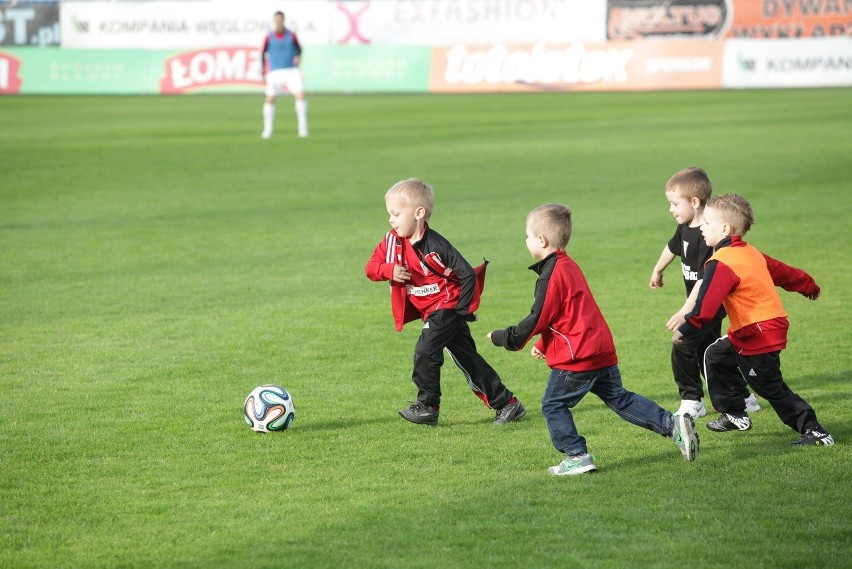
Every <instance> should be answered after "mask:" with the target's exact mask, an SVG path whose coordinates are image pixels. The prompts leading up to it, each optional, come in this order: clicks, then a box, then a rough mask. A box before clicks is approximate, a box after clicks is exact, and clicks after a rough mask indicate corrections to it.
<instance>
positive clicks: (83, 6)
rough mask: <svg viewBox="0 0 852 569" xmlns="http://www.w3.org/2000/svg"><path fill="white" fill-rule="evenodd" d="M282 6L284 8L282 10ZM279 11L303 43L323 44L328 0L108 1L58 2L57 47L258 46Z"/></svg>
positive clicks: (328, 24) (328, 20) (328, 32)
mask: <svg viewBox="0 0 852 569" xmlns="http://www.w3.org/2000/svg"><path fill="white" fill-rule="evenodd" d="M285 6H286V10H285V9H283V8H284V7H285ZM278 10H282V11H284V12H285V15H286V22H285V25H286V26H287V27H288V28H290V29H291V30H293V31H295V32H296V33H297V35H298V37H299V41H300V42H301V43H303V44H327V43H329V38H330V37H331V22H332V21H333V18H332V11H333V10H334V5H333V4H332V3H329V2H317V1H313V0H289V1H288V2H286V3H284V2H280V1H273V0H260V1H253V2H245V3H242V2H240V3H238V2H226V1H222V0H216V1H209V2H161V1H157V0H151V1H148V2H111V1H98V0H94V1H84V2H74V1H73V0H69V1H63V2H62V6H61V10H60V15H59V18H60V27H61V31H62V47H64V48H71V49H197V48H206V47H218V46H248V45H257V46H258V47H260V46H261V44H262V43H263V38H264V36H265V35H266V34H267V33H268V32H269V30H270V29H271V28H272V16H273V14H274V13H275V12H276V11H278Z"/></svg>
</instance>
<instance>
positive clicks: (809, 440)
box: [790, 429, 834, 447]
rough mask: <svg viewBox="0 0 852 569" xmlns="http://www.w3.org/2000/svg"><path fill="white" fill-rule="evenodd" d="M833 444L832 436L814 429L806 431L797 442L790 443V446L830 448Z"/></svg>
mask: <svg viewBox="0 0 852 569" xmlns="http://www.w3.org/2000/svg"><path fill="white" fill-rule="evenodd" d="M833 444H834V439H833V438H832V436H831V435H830V434H828V433H826V432H823V431H817V430H816V429H807V430H805V432H804V434H802V436H801V437H800V438H799V440H797V441H793V442H792V443H790V446H799V445H801V446H825V447H830V446H831V445H833Z"/></svg>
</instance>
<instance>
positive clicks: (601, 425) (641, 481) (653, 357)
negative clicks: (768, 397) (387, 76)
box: [0, 89, 852, 568]
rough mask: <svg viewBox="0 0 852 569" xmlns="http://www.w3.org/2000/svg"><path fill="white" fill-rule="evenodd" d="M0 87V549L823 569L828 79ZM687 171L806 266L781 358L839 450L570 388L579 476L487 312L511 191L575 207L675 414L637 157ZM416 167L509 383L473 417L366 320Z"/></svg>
mask: <svg viewBox="0 0 852 569" xmlns="http://www.w3.org/2000/svg"><path fill="white" fill-rule="evenodd" d="M260 107H261V98H259V97H248V96H211V97H203V96H197V97H176V98H167V97H162V98H144V97H143V98H137V97H115V98H97V97H79V98H78V97H21V98H3V99H0V125H2V129H0V172H2V178H0V392H2V397H0V504H2V507H0V566H2V567H15V568H21V567H171V566H179V567H202V566H204V567H248V566H251V567H284V566H288V567H387V568H398V567H424V568H425V567H429V568H432V567H516V566H525V567H636V566H643V567H680V566H689V567H715V566H731V567H734V566H748V567H790V568H793V567H842V566H848V565H847V564H848V560H849V558H850V555H852V533H850V525H849V520H850V519H852V507H850V500H849V488H850V482H852V480H850V479H851V478H852V476H850V473H852V453H850V450H849V449H850V448H852V447H850V442H849V441H850V440H852V427H850V421H849V419H850V412H849V408H850V403H852V398H850V395H852V388H850V384H849V376H850V372H852V363H850V362H852V358H850V354H849V339H850V330H851V329H852V327H850V324H849V305H850V300H852V295H850V289H852V287H850V284H849V283H850V261H852V254H850V247H849V245H848V243H847V241H848V239H847V234H848V231H849V215H850V178H852V162H850V161H849V151H850V142H849V141H850V138H849V131H850V127H852V91H850V90H848V89H846V90H840V89H837V90H801V91H748V92H690V93H641V94H537V95H483V96H412V95H410V96H356V97H346V96H316V97H311V98H310V122H311V137H310V138H309V139H306V140H299V139H298V138H297V137H296V135H295V117H294V114H293V111H292V101H291V100H288V99H281V100H280V101H279V105H278V121H277V131H276V134H275V137H274V138H272V139H271V140H268V141H264V140H261V138H260V136H259V135H260V130H261V122H260ZM693 164H695V165H700V166H702V167H704V168H705V169H706V170H707V171H708V173H709V174H710V176H711V179H712V180H713V182H714V187H715V190H716V192H717V193H724V192H728V191H735V192H739V193H742V194H744V195H746V196H747V197H748V198H749V199H750V200H751V201H752V204H753V206H754V209H755V213H756V218H757V223H756V225H755V227H754V228H753V230H752V231H751V232H750V233H749V235H748V241H750V242H751V243H753V244H754V245H756V246H757V247H759V248H760V249H762V250H764V251H765V252H766V253H768V254H770V255H772V256H775V257H777V258H779V259H781V260H783V261H785V262H787V263H789V264H792V265H795V266H799V267H801V268H803V269H805V270H807V271H808V272H809V273H810V274H812V275H813V276H814V277H815V278H816V280H817V282H818V283H819V284H820V285H821V286H822V289H823V297H822V298H820V299H819V300H818V301H817V302H815V303H811V302H809V301H807V300H806V299H804V298H803V297H801V296H799V295H795V294H789V293H785V292H783V291H782V293H781V294H782V298H783V301H784V303H785V306H786V308H787V311H788V313H789V315H790V320H791V323H792V327H791V331H790V343H789V346H788V349H787V350H786V351H785V352H784V353H783V355H782V368H783V370H784V372H785V377H786V378H787V380H788V383H789V384H790V385H791V387H792V388H793V389H794V390H795V391H797V392H798V393H800V394H801V395H802V396H803V397H804V398H805V399H806V400H807V401H809V402H810V403H811V404H812V405H813V406H814V407H815V409H816V410H817V412H818V414H819V417H820V419H821V421H822V422H823V424H824V425H825V426H826V427H827V428H829V429H830V430H831V432H832V433H833V434H834V436H835V439H836V440H837V443H838V444H837V445H836V446H834V447H831V448H807V449H801V448H791V447H789V446H788V443H789V442H790V441H792V440H794V439H795V438H796V433H794V432H793V431H791V430H789V429H788V428H787V427H785V426H784V425H783V424H782V423H781V422H780V421H779V420H778V418H777V416H776V415H775V414H774V413H773V412H772V410H771V409H768V406H767V405H766V404H765V402H764V408H765V410H764V411H763V412H761V413H759V414H756V415H755V416H754V417H753V420H754V429H753V430H751V431H749V432H747V433H732V434H717V433H711V432H709V431H707V430H706V428H705V427H704V425H703V424H704V422H705V420H701V421H699V433H700V435H701V441H702V446H701V448H702V451H701V454H700V456H699V459H698V461H696V462H695V463H686V462H685V461H683V459H682V458H681V457H680V454H679V453H678V451H677V450H676V448H675V447H674V445H673V444H672V443H671V442H670V441H668V440H666V439H664V438H662V437H659V436H657V435H654V434H653V433H651V432H649V431H645V430H643V429H639V428H636V427H634V426H632V425H630V424H628V423H626V422H624V421H621V420H620V419H619V418H618V417H617V416H616V415H614V414H613V413H612V412H610V411H609V410H608V409H607V408H606V407H605V406H604V405H603V404H602V403H601V402H600V401H599V400H597V399H596V398H594V397H589V398H587V399H586V400H584V401H583V402H582V403H581V404H580V405H579V406H578V408H577V409H576V420H577V423H578V425H579V428H580V432H581V433H582V434H584V435H585V436H586V437H587V439H588V442H589V447H590V450H591V451H592V452H593V454H595V456H596V457H597V462H598V466H599V469H600V473H599V474H597V475H594V476H583V477H569V478H552V477H549V476H548V475H547V474H546V468H547V467H548V466H550V465H552V464H556V463H557V462H558V461H559V460H560V456H559V455H558V453H556V451H554V450H553V448H552V447H551V445H550V441H549V437H548V435H547V429H546V426H545V423H544V420H543V418H542V417H541V414H540V403H539V400H540V397H541V394H542V392H543V390H544V385H545V381H546V378H547V373H548V370H547V368H546V367H545V366H544V365H543V363H542V362H538V361H536V360H533V359H532V358H531V357H529V355H528V354H527V352H526V350H525V351H524V352H521V353H509V352H505V351H502V350H498V349H496V348H493V347H492V346H490V345H489V343H488V342H487V341H486V340H485V334H486V333H487V332H488V331H490V330H492V329H494V328H497V327H503V326H507V325H510V324H515V323H517V321H518V320H520V319H521V318H522V317H523V316H525V315H526V314H527V312H528V310H529V307H530V304H531V301H532V291H533V283H534V280H535V275H534V274H533V273H532V272H530V271H528V270H527V269H526V267H527V266H528V265H529V264H531V262H532V259H531V258H530V257H529V255H528V253H527V251H526V249H525V247H524V243H523V239H524V217H525V215H526V213H527V212H528V211H529V210H530V209H532V208H533V207H535V206H537V205H540V204H542V203H545V202H551V201H557V202H563V203H567V204H568V205H570V206H571V207H572V208H573V209H574V213H575V229H574V236H573V238H572V241H571V243H570V244H569V247H568V250H569V253H570V254H571V255H572V256H573V257H574V258H575V259H576V260H577V261H578V262H579V264H580V266H581V267H582V268H583V269H584V271H585V273H586V276H587V278H588V280H589V282H590V284H591V286H592V290H593V291H594V293H595V295H596V298H597V300H598V302H599V304H600V305H601V307H602V309H603V312H604V315H605V316H606V317H607V319H608V321H609V324H610V327H611V328H612V331H613V334H614V336H615V340H616V345H617V346H618V350H619V356H620V365H621V369H622V373H623V376H624V379H625V384H626V386H627V387H628V389H632V390H634V391H637V392H639V393H642V394H644V395H646V396H648V397H650V398H652V399H655V400H657V401H658V402H659V403H660V404H662V405H663V406H665V407H667V408H671V409H674V408H676V406H677V404H678V395H677V391H676V388H675V385H674V382H673V380H672V379H671V371H670V365H669V349H670V343H669V341H670V333H669V332H668V331H667V330H666V329H665V322H666V320H667V319H668V318H669V316H670V315H671V314H672V313H673V312H674V311H675V310H676V309H677V308H678V307H679V306H680V304H681V303H682V300H683V298H682V296H683V288H682V287H683V285H682V283H681V279H680V275H679V267H677V266H672V267H670V268H669V270H668V271H667V272H666V287H665V288H664V289H662V290H654V291H652V290H650V289H649V288H648V280H649V277H650V272H651V269H652V267H653V265H654V262H655V261H656V259H657V257H658V256H659V253H660V250H661V249H662V247H663V246H664V244H665V243H666V242H667V240H668V239H669V237H670V236H671V234H672V233H673V231H674V228H675V225H674V221H673V219H672V218H671V216H670V215H669V213H668V204H667V202H666V200H665V197H664V195H663V189H662V188H663V184H664V183H665V181H666V179H668V177H669V176H670V175H671V174H673V173H674V172H675V171H677V170H679V169H680V168H682V167H685V166H688V165H693ZM410 176H417V177H423V178H425V179H426V180H428V181H430V182H431V183H433V184H434V186H435V189H436V193H437V207H436V210H435V213H434V215H433V219H432V225H433V226H434V227H435V228H436V229H437V230H438V231H439V232H441V233H442V234H444V235H445V236H447V237H448V238H449V239H450V240H451V241H452V242H453V243H454V244H455V245H456V246H457V247H458V248H459V249H460V250H461V251H462V253H463V254H465V255H466V257H467V258H468V260H469V261H471V262H472V263H476V262H477V261H478V260H479V259H480V258H481V257H483V256H486V257H488V258H489V259H490V260H491V265H490V266H489V272H488V282H487V286H486V290H485V295H484V297H483V304H482V307H481V310H480V314H479V315H480V320H479V322H477V323H474V324H472V329H473V331H474V335H475V337H476V338H477V341H478V342H479V346H480V350H481V351H482V353H483V354H484V355H485V356H486V357H487V358H488V360H489V361H490V362H491V364H492V365H493V366H494V367H495V368H496V369H497V370H498V371H499V372H500V373H501V374H502V376H503V377H504V379H505V381H506V383H507V384H508V385H509V387H510V388H511V389H513V390H514V391H515V392H516V394H517V395H518V396H519V397H520V398H521V399H522V400H523V401H524V402H525V404H526V405H527V407H528V409H529V413H528V415H527V418H525V419H524V420H522V421H521V422H519V423H517V424H510V425H507V426H505V427H503V428H498V427H495V426H494V425H493V424H492V422H491V421H492V420H493V412H491V411H489V410H487V409H484V408H483V407H482V405H481V404H480V403H479V400H478V399H476V398H475V397H473V396H472V395H471V394H470V391H469V390H468V388H467V386H466V384H465V381H464V379H463V377H462V375H461V373H460V372H459V371H458V370H457V369H455V368H454V367H453V366H452V365H451V363H449V362H448V364H447V365H445V366H444V379H443V390H444V398H443V402H442V409H441V424H440V425H439V426H438V427H437V428H429V427H419V426H415V425H411V424H408V423H406V422H404V421H403V420H402V419H401V418H400V417H399V416H398V415H397V411H398V410H399V409H400V408H402V407H404V406H406V405H407V404H408V402H409V401H410V400H411V399H413V398H414V395H415V389H414V386H413V384H412V383H411V380H410V374H411V360H412V350H413V344H414V342H415V341H416V338H417V336H418V334H419V326H417V325H416V323H413V324H411V325H409V326H408V327H407V328H406V329H405V331H404V332H403V333H402V334H397V333H396V332H394V330H393V323H392V319H391V315H390V307H389V302H388V291H387V285H386V284H384V283H372V282H369V281H368V280H367V279H366V278H365V276H364V273H363V267H364V264H365V263H366V261H367V259H368V258H369V255H370V253H371V252H372V250H373V247H374V246H375V245H376V244H377V243H378V242H379V240H380V239H381V238H382V236H383V235H384V233H385V232H386V231H387V228H388V225H387V214H386V212H385V210H384V202H383V196H384V192H385V190H386V189H387V188H388V187H389V186H390V185H391V184H393V183H394V182H396V181H397V180H399V179H402V178H406V177H410ZM262 383H277V384H280V385H282V386H284V387H286V388H287V389H288V390H290V392H291V393H292V394H293V395H294V398H295V401H296V404H297V417H296V421H295V422H294V424H293V426H292V428H291V429H290V430H289V431H288V432H286V433H279V434H275V435H257V434H255V433H253V432H252V431H251V430H250V429H248V428H247V427H246V425H245V423H244V421H243V419H242V416H241V415H242V403H243V399H244V398H245V396H246V395H247V394H248V393H249V391H251V389H252V388H254V387H255V386H256V385H259V384H262Z"/></svg>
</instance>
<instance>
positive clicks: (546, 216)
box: [527, 203, 572, 249]
mask: <svg viewBox="0 0 852 569" xmlns="http://www.w3.org/2000/svg"><path fill="white" fill-rule="evenodd" d="M527 226H528V227H529V228H530V230H531V231H532V232H533V234H534V235H543V236H544V237H546V238H547V240H548V241H550V243H552V244H553V245H556V247H557V248H559V249H564V248H565V246H566V245H568V241H569V240H570V239H571V226H572V224H571V208H569V207H568V206H566V205H562V204H558V203H549V204H544V205H540V206H538V207H537V208H535V209H534V210H532V211H531V212H529V213H528V214H527Z"/></svg>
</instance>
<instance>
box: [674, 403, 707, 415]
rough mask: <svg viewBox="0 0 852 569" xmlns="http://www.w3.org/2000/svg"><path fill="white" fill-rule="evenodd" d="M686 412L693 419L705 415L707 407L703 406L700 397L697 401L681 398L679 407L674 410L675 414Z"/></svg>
mask: <svg viewBox="0 0 852 569" xmlns="http://www.w3.org/2000/svg"><path fill="white" fill-rule="evenodd" d="M687 413H689V416H690V417H692V418H693V419H697V418H698V417H703V416H705V415H706V414H707V408H706V407H704V401H702V400H701V399H699V400H698V401H695V400H693V399H682V400H681V401H680V407H678V409H677V411H675V415H685V414H687Z"/></svg>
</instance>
